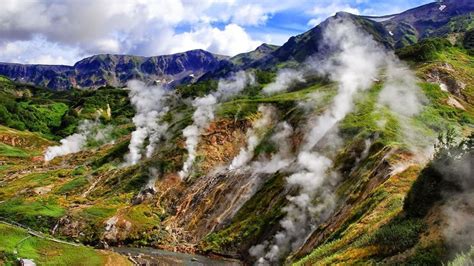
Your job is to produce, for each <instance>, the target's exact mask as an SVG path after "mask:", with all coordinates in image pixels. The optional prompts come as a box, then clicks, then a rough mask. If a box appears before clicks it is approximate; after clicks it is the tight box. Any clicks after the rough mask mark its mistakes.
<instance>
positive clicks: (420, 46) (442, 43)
mask: <svg viewBox="0 0 474 266" xmlns="http://www.w3.org/2000/svg"><path fill="white" fill-rule="evenodd" d="M451 46H452V45H451V43H450V42H449V41H448V40H446V39H443V38H431V39H426V40H423V41H421V42H419V43H416V44H413V45H410V46H407V47H404V48H401V49H399V50H398V51H397V55H398V56H399V57H400V58H401V59H404V60H412V61H415V62H424V61H432V60H435V59H436V58H437V57H438V52H441V51H443V50H444V49H446V48H447V47H451Z"/></svg>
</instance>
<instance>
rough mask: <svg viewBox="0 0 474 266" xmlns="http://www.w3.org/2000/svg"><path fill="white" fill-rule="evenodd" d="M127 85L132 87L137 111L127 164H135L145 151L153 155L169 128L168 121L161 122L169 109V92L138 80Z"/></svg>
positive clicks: (131, 96)
mask: <svg viewBox="0 0 474 266" xmlns="http://www.w3.org/2000/svg"><path fill="white" fill-rule="evenodd" d="M127 85H128V88H129V89H130V93H129V97H130V102H131V103H132V105H133V107H134V109H135V112H136V113H135V116H134V117H133V123H134V124H135V127H136V129H135V131H133V132H132V138H131V139H130V144H129V146H128V149H129V152H128V153H127V154H126V155H125V165H134V164H136V163H138V162H139V161H140V159H141V158H142V156H143V153H145V156H146V157H151V156H152V155H153V152H154V151H155V147H156V144H157V142H158V141H159V140H160V138H162V137H163V135H164V134H165V132H166V130H167V129H168V124H167V123H162V122H160V119H161V118H162V117H163V115H165V114H166V112H167V111H168V107H167V93H166V91H165V90H164V89H163V88H162V87H161V86H146V85H145V83H143V82H141V81H137V80H132V81H129V82H128V84H127ZM147 139H148V144H147V146H146V148H145V151H144V147H143V146H144V145H145V141H146V140H147Z"/></svg>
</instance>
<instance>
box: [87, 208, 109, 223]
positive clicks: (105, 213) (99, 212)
mask: <svg viewBox="0 0 474 266" xmlns="http://www.w3.org/2000/svg"><path fill="white" fill-rule="evenodd" d="M115 211H116V209H114V208H107V207H101V206H92V207H89V208H87V209H84V210H83V211H82V212H81V217H84V218H86V219H88V220H93V221H103V220H105V219H107V218H110V217H112V216H113V215H114V214H115Z"/></svg>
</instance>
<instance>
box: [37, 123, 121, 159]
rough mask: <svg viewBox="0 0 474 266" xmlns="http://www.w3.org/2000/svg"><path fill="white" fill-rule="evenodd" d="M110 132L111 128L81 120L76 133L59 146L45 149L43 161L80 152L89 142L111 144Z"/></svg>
mask: <svg viewBox="0 0 474 266" xmlns="http://www.w3.org/2000/svg"><path fill="white" fill-rule="evenodd" d="M112 130H113V128H112V126H110V125H107V126H105V127H104V126H103V125H102V124H101V123H100V122H99V121H91V120H83V121H81V123H80V124H79V126H78V128H77V133H74V134H72V135H71V136H68V137H66V138H64V139H62V140H60V142H61V145H59V146H51V147H48V148H47V149H46V152H45V154H44V160H45V161H51V160H52V159H54V158H56V157H58V156H64V155H67V154H71V153H76V152H80V151H81V150H82V149H84V147H85V146H86V145H87V143H88V142H89V141H94V142H95V143H97V144H99V145H100V144H104V143H108V142H113V138H112V136H111V133H112Z"/></svg>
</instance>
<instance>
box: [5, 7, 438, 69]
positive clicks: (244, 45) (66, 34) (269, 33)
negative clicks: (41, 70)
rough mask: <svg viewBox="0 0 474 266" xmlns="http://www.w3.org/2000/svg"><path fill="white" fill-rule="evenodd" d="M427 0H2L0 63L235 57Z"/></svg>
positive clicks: (401, 9)
mask: <svg viewBox="0 0 474 266" xmlns="http://www.w3.org/2000/svg"><path fill="white" fill-rule="evenodd" d="M429 2H431V1H429V0H428V1H427V0H410V1H409V0H398V1H388V0H384V1H374V0H313V1H308V0H292V1H291V0H276V1H275V0H120V1H119V0H2V8H0V61H3V62H17V63H30V64H73V63H74V62H76V61H78V60H80V59H81V58H84V57H86V56H90V55H93V54H99V53H120V54H135V55H144V56H151V55H159V54H169V53H176V52H183V51H186V50H190V49H205V50H208V51H211V52H214V53H218V54H224V55H235V54H238V53H241V52H247V51H250V50H253V49H255V48H256V47H257V46H258V45H260V44H261V43H263V42H267V43H272V44H278V45H281V44H283V43H284V42H285V41H286V40H287V39H288V38H289V37H291V36H294V35H297V34H300V33H303V32H304V31H306V30H309V29H310V28H312V27H314V26H315V25H317V24H319V23H320V22H321V21H323V20H324V19H325V18H327V17H328V16H331V15H333V14H334V13H335V12H337V11H347V12H350V13H355V14H362V15H386V14H393V13H398V12H401V11H404V10H406V9H409V8H413V7H416V6H419V5H422V4H425V3H429Z"/></svg>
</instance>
